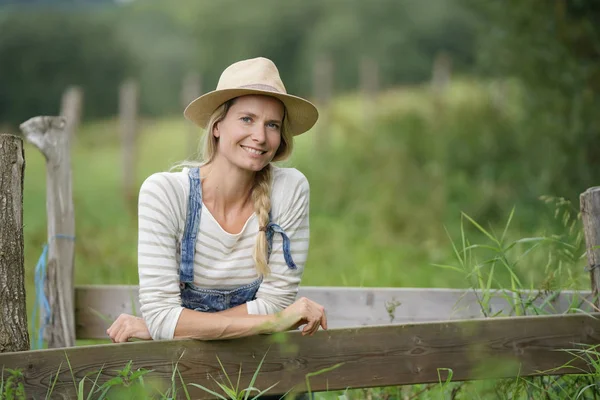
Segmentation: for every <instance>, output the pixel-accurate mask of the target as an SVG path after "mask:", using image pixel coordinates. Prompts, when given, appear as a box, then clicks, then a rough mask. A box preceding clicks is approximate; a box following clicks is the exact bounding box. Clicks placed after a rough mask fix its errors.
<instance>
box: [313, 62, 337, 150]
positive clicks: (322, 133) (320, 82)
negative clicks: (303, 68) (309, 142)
mask: <svg viewBox="0 0 600 400" xmlns="http://www.w3.org/2000/svg"><path fill="white" fill-rule="evenodd" d="M333 84H334V81H333V61H332V59H331V57H330V56H329V55H325V54H323V55H320V56H319V57H318V58H317V59H316V60H315V63H314V66H313V97H314V99H315V102H316V104H317V107H319V121H318V122H317V125H316V130H317V134H316V135H313V138H314V140H315V146H316V149H317V150H319V149H323V148H326V147H327V146H328V145H329V132H328V130H329V126H330V123H331V115H330V114H331V110H330V103H331V97H332V96H333Z"/></svg>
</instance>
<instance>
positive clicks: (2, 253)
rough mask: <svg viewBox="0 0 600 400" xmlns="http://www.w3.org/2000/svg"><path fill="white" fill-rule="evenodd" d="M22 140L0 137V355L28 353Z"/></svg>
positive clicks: (23, 156) (6, 135) (7, 136)
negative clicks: (7, 352) (23, 351)
mask: <svg viewBox="0 0 600 400" xmlns="http://www.w3.org/2000/svg"><path fill="white" fill-rule="evenodd" d="M24 172H25V154H24V152H23V139H22V138H19V137H16V136H13V135H8V134H2V133H0V227H1V228H0V353H2V352H4V351H19V350H29V333H28V331H27V307H26V305H25V276H24V275H25V269H24V265H23V264H24V254H23V250H24V247H23V177H24Z"/></svg>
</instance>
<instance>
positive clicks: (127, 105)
mask: <svg viewBox="0 0 600 400" xmlns="http://www.w3.org/2000/svg"><path fill="white" fill-rule="evenodd" d="M137 113H138V85H137V83H136V82H135V81H133V80H128V81H125V82H123V84H122V85H121V87H120V90H119V123H120V129H121V143H122V157H123V164H122V168H123V196H124V201H125V204H126V205H127V207H133V206H134V205H136V204H137V203H136V201H135V199H136V195H137V188H136V184H135V171H136V158H137V149H136V142H137V130H138V127H137Z"/></svg>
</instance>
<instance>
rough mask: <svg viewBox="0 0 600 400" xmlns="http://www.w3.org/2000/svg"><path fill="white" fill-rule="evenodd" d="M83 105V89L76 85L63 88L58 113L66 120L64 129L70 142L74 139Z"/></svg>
mask: <svg viewBox="0 0 600 400" xmlns="http://www.w3.org/2000/svg"><path fill="white" fill-rule="evenodd" d="M82 106H83V91H82V90H81V88H80V87H78V86H70V87H69V88H67V90H65V92H64V94H63V97H62V103H61V107H60V115H61V116H63V117H65V118H66V120H67V126H66V131H67V133H68V135H69V138H70V141H71V143H73V140H74V139H75V136H76V133H77V130H78V129H79V123H80V122H81V110H82Z"/></svg>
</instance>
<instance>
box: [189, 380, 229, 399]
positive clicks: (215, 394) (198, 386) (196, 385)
mask: <svg viewBox="0 0 600 400" xmlns="http://www.w3.org/2000/svg"><path fill="white" fill-rule="evenodd" d="M189 385H190V386H193V387H197V388H198V389H202V390H204V391H205V392H206V393H208V394H211V395H213V396H215V397H217V398H219V399H221V400H227V398H226V397H225V396H223V395H222V394H219V393H217V392H214V391H212V390H210V389H208V388H206V387H204V386H202V385H198V384H197V383H190V384H189Z"/></svg>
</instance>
